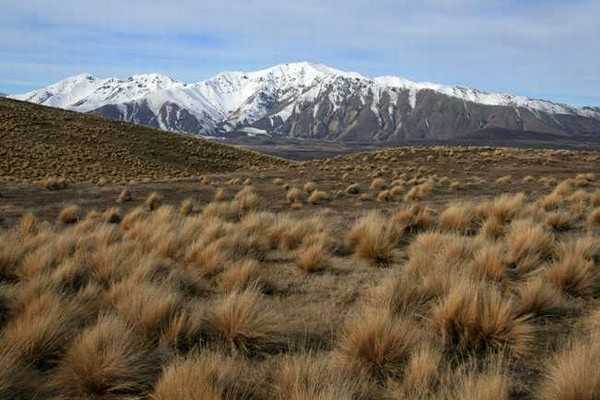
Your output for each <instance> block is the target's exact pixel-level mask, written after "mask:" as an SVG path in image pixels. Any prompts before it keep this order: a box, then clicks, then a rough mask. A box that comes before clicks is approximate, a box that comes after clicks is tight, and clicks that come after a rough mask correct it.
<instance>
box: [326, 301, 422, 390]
mask: <svg viewBox="0 0 600 400" xmlns="http://www.w3.org/2000/svg"><path fill="white" fill-rule="evenodd" d="M420 340H422V333H421V332H420V331H419V329H418V328H417V326H416V325H415V324H414V323H413V322H412V321H409V320H404V319H398V318H394V317H392V316H390V315H386V314H385V313H382V312H381V311H378V310H368V311H367V310H365V311H364V314H363V315H361V316H359V317H357V318H355V319H353V320H350V321H349V322H348V323H347V324H346V326H345V328H344V331H343V333H342V336H341V337H340V339H339V341H338V345H337V348H336V350H335V353H334V356H335V358H336V361H337V363H338V364H339V365H340V367H341V368H344V369H346V370H350V371H356V372H357V373H359V374H365V375H367V376H370V377H371V378H373V379H376V380H379V381H382V380H385V379H386V378H390V377H400V376H402V373H403V371H404V369H405V367H406V364H407V363H408V361H409V359H410V354H411V352H412V350H413V348H414V347H415V346H416V345H417V344H418V343H419V341H420Z"/></svg>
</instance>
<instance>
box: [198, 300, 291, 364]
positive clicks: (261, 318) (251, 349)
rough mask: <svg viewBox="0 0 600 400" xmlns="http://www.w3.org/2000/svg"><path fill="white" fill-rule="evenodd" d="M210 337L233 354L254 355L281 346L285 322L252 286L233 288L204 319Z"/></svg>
mask: <svg viewBox="0 0 600 400" xmlns="http://www.w3.org/2000/svg"><path fill="white" fill-rule="evenodd" d="M205 324H206V328H207V334H208V336H209V340H211V341H213V342H217V343H221V344H222V345H223V346H225V348H226V349H227V350H228V351H230V352H233V353H241V354H244V355H255V354H257V353H265V352H267V353H268V352H272V351H276V350H278V349H280V348H281V347H282V345H283V343H282V339H283V338H282V336H281V334H282V332H283V331H284V328H285V327H286V321H285V319H284V318H283V317H282V316H281V315H278V314H276V313H275V312H274V311H273V310H272V309H271V308H270V307H269V305H268V304H267V303H266V302H265V300H264V299H263V298H262V297H261V294H260V293H259V292H258V291H257V290H256V289H253V288H250V289H246V290H243V291H234V292H232V293H231V294H229V295H227V297H225V298H224V299H223V300H222V301H221V302H220V303H218V304H216V305H215V306H214V307H213V308H212V309H211V310H210V312H209V314H208V315H207V316H206V320H205Z"/></svg>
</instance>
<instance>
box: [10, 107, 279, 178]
mask: <svg viewBox="0 0 600 400" xmlns="http://www.w3.org/2000/svg"><path fill="white" fill-rule="evenodd" d="M0 141H1V143H2V146H0V177H1V178H2V179H3V181H7V182H36V181H43V180H45V179H48V178H63V179H65V180H67V181H68V182H70V183H82V182H90V183H98V182H129V181H130V180H138V181H139V180H152V181H156V180H163V179H173V178H183V177H188V178H189V177H193V176H199V175H202V174H204V173H207V172H231V171H235V170H238V169H240V168H242V169H246V170H248V169H250V168H263V167H272V166H274V165H275V166H276V165H283V164H285V162H284V161H283V160H279V159H275V158H272V157H266V156H263V155H260V154H258V153H255V152H251V151H245V150H240V149H236V148H234V147H231V146H223V145H221V144H219V143H215V142H212V141H208V140H202V139H199V138H196V137H192V136H187V135H179V134H166V133H165V132H162V131H159V130H156V129H151V128H145V127H141V126H136V125H133V124H127V123H119V122H114V121H109V120H106V119H104V118H101V117H97V116H94V115H87V114H79V113H74V112H68V111H62V110H58V109H54V108H48V107H43V106H39V105H35V104H30V103H24V102H20V101H15V100H10V99H6V98H0Z"/></svg>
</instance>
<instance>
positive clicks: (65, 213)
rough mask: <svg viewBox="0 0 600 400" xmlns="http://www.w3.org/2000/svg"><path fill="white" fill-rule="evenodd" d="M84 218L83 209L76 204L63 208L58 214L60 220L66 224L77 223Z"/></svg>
mask: <svg viewBox="0 0 600 400" xmlns="http://www.w3.org/2000/svg"><path fill="white" fill-rule="evenodd" d="M82 218H83V210H82V209H81V207H79V206H78V205H76V204H72V205H70V206H67V207H65V208H63V209H62V210H61V212H60V214H59V215H58V220H59V221H60V222H61V223H62V224H65V225H71V224H76V223H77V222H79V221H80V220H81V219H82Z"/></svg>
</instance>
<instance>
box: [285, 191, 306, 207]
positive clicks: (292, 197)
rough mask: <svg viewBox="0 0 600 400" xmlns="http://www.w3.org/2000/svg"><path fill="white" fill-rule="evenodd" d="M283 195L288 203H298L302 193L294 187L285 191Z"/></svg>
mask: <svg viewBox="0 0 600 400" xmlns="http://www.w3.org/2000/svg"><path fill="white" fill-rule="evenodd" d="M285 197H286V199H287V201H288V202H289V203H300V202H301V201H302V197H303V195H302V191H301V190H300V189H298V188H295V187H294V188H291V189H290V190H288V191H287V194H286V196H285Z"/></svg>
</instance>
